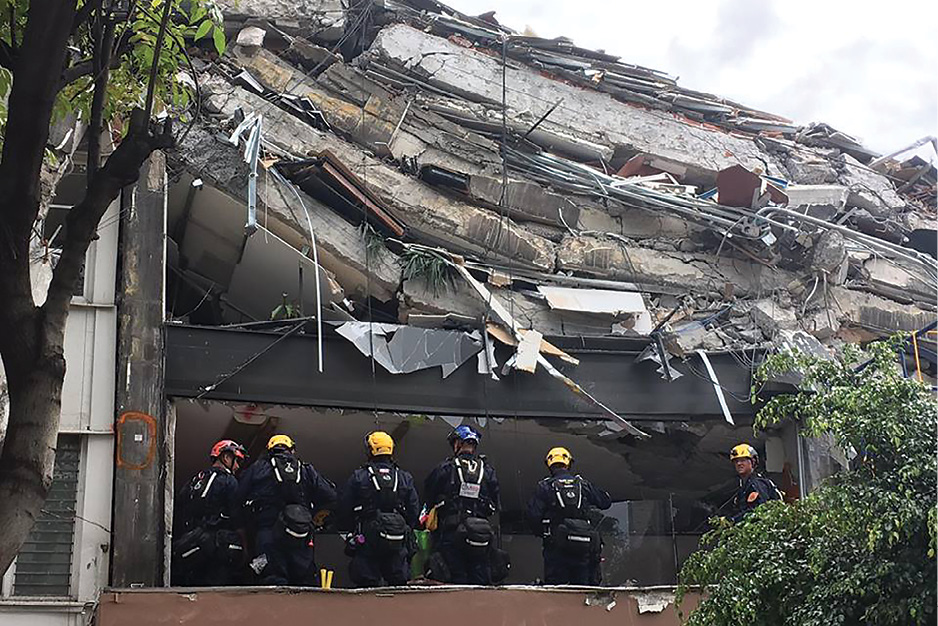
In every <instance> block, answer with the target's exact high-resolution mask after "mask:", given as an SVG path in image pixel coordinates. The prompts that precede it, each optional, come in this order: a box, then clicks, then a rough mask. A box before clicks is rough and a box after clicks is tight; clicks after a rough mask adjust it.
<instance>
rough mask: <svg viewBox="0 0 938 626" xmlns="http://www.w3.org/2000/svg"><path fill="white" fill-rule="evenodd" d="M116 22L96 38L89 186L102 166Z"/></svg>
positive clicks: (109, 23)
mask: <svg viewBox="0 0 938 626" xmlns="http://www.w3.org/2000/svg"><path fill="white" fill-rule="evenodd" d="M99 18H100V16H99ZM114 28H115V25H114V22H113V20H110V19H108V20H107V23H106V24H105V25H104V32H103V33H100V26H98V27H96V30H98V31H99V32H98V33H97V34H96V37H95V59H96V62H95V65H96V66H97V67H96V68H95V81H94V94H93V95H92V97H91V120H90V123H89V126H88V160H87V163H88V184H89V185H91V181H92V180H93V179H94V175H95V172H97V171H98V167H99V166H100V164H101V129H102V126H103V118H104V97H105V96H106V95H107V82H108V78H109V72H108V67H109V66H110V64H111V50H112V45H113V43H114Z"/></svg>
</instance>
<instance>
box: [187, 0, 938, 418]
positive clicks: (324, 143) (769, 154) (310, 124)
mask: <svg viewBox="0 0 938 626" xmlns="http://www.w3.org/2000/svg"><path fill="white" fill-rule="evenodd" d="M226 26H227V29H228V31H229V32H228V34H229V39H230V41H231V42H232V46H231V49H230V50H229V52H228V53H226V54H225V56H224V57H222V58H219V59H209V58H208V55H207V54H206V55H203V56H202V57H201V58H198V57H197V58H196V59H195V64H196V66H197V68H198V76H197V78H198V82H199V86H200V91H201V96H202V98H201V111H202V115H201V116H200V117H199V118H198V119H197V120H196V122H195V124H194V126H193V128H192V129H191V132H189V133H188V134H187V136H186V138H185V141H184V142H183V143H182V144H181V146H180V148H179V152H178V153H177V154H176V155H175V156H174V167H175V169H176V173H177V176H178V177H179V179H180V180H181V179H182V177H188V178H187V180H191V179H194V178H197V179H198V180H200V181H205V182H206V183H207V184H209V185H210V186H211V187H212V188H214V189H215V190H217V191H218V192H220V193H221V194H223V195H225V197H227V198H228V199H229V201H231V200H233V199H236V200H237V201H238V202H239V203H242V204H243V205H244V206H245V207H246V208H243V209H233V208H230V209H229V210H228V212H227V213H226V214H225V215H219V217H218V219H227V220H231V219H234V218H233V217H232V211H241V210H243V211H244V212H243V213H240V214H238V215H237V220H238V224H239V227H240V226H243V224H244V223H245V220H246V223H247V224H248V229H247V231H248V232H247V233H242V234H243V235H244V237H245V238H256V237H266V236H268V233H269V234H270V235H273V236H276V237H278V238H279V239H281V240H282V241H283V242H284V243H285V244H286V245H288V246H292V247H293V248H295V250H296V251H297V252H298V253H299V254H301V255H303V256H305V257H307V258H310V259H312V258H313V257H314V255H317V256H316V258H317V259H318V260H317V261H316V263H315V265H314V266H313V267H316V266H319V267H321V268H323V270H324V271H323V272H316V279H317V285H319V279H320V274H322V276H321V278H322V280H323V281H324V282H323V284H322V285H321V286H318V287H317V294H318V295H317V304H316V306H317V308H320V309H322V310H323V311H324V313H323V315H322V317H323V318H324V319H326V320H329V319H333V320H336V321H337V322H338V321H341V322H343V323H345V326H344V327H343V328H344V329H345V330H344V331H342V332H344V333H345V335H346V336H349V337H350V340H353V341H355V343H356V345H357V346H358V347H359V349H361V350H362V351H363V352H366V353H369V354H370V353H371V351H373V350H374V351H381V354H384V353H388V354H385V355H384V356H383V357H382V359H379V360H380V361H381V363H382V365H383V366H384V367H386V368H390V369H398V370H401V371H406V370H407V368H408V367H416V365H407V363H408V362H409V361H408V360H407V359H408V358H409V357H407V355H403V354H402V355H398V356H397V357H393V350H394V348H395V345H396V344H395V339H391V340H390V341H389V340H388V339H387V337H390V336H392V335H391V333H392V332H393V333H395V334H394V335H393V336H394V337H395V338H396V337H398V335H400V334H401V333H402V332H404V331H402V330H395V329H397V328H398V327H397V326H390V325H388V326H386V327H383V328H384V330H382V333H386V334H383V335H382V339H381V341H380V342H378V343H374V342H370V343H369V342H366V341H364V340H361V332H362V331H361V329H360V328H359V327H358V326H356V325H355V324H356V320H357V321H369V320H374V321H381V322H383V323H387V324H404V325H409V326H420V327H422V328H431V329H432V328H436V329H444V328H445V329H454V328H455V329H461V332H462V333H463V335H462V336H461V337H459V338H449V339H446V341H457V343H460V345H462V346H463V348H461V352H460V356H459V363H461V362H463V361H465V360H467V359H469V357H471V356H473V355H478V360H479V363H480V365H479V371H480V373H482V372H483V371H485V372H487V373H489V374H492V375H494V376H497V373H498V372H499V371H500V369H499V368H498V367H494V366H492V367H488V368H486V367H484V366H483V364H482V361H483V360H484V357H486V355H489V354H490V353H491V351H490V350H488V349H487V348H486V346H487V345H488V344H487V343H486V342H488V341H489V340H490V337H489V336H486V337H482V336H481V335H483V334H485V333H480V332H477V331H479V330H481V329H482V328H486V327H487V328H489V334H490V335H491V336H492V337H495V338H496V339H498V340H499V341H506V342H507V341H514V342H516V343H517V344H518V346H519V347H518V352H517V354H516V356H515V360H516V362H515V363H513V364H512V365H513V366H514V367H515V368H519V367H525V368H529V371H533V370H534V368H535V367H537V366H538V365H540V366H541V367H542V368H546V369H548V372H549V373H551V374H552V375H554V374H556V377H559V378H561V379H564V382H565V383H566V384H568V386H571V388H573V389H574V390H578V392H581V393H585V391H584V390H583V389H582V388H580V389H577V385H576V383H574V382H573V381H572V380H570V379H569V378H566V376H564V375H563V374H561V373H560V372H558V371H556V370H554V369H553V366H552V365H551V364H550V362H549V361H547V360H546V359H545V358H544V354H547V355H551V354H552V353H551V352H550V351H549V350H545V346H544V344H547V345H548V346H549V345H550V344H548V343H547V342H546V341H545V342H544V343H543V344H540V343H539V342H540V341H541V338H542V337H545V336H556V335H575V336H581V335H616V334H618V335H634V336H644V337H651V338H652V341H651V342H649V345H652V346H656V348H655V349H654V350H653V352H654V354H652V355H651V357H653V358H652V360H654V361H656V362H657V363H658V365H659V366H661V367H662V370H663V371H664V374H663V375H669V374H668V372H671V371H672V369H673V367H671V366H669V365H668V363H669V361H670V360H671V357H677V358H690V357H691V356H694V357H696V355H697V354H698V353H700V354H703V355H704V357H703V358H704V362H706V360H705V357H706V352H708V351H709V352H713V351H729V350H732V351H746V350H750V351H752V350H755V349H757V348H765V347H766V346H767V345H772V344H777V343H779V342H782V341H783V340H785V339H784V338H785V337H786V336H787V337H788V339H787V340H789V341H790V340H791V335H792V334H793V333H798V334H799V335H805V336H808V337H813V338H814V339H812V341H814V342H815V343H818V342H820V343H823V344H828V345H836V344H838V343H842V342H852V341H858V340H864V339H868V338H872V337H876V336H883V335H885V334H889V333H891V332H894V331H897V330H903V331H915V330H918V329H920V328H922V327H923V326H925V325H926V324H927V323H928V322H929V321H930V320H931V319H933V318H934V316H935V291H936V285H938V261H936V258H935V257H936V254H935V229H936V219H935V184H936V175H935V168H934V166H932V165H930V164H929V163H926V162H925V161H923V160H922V159H919V158H918V157H915V158H913V159H910V160H906V161H897V160H895V158H893V157H895V156H899V155H898V153H897V154H896V155H890V156H887V157H880V155H878V154H876V153H874V152H873V151H870V150H868V149H866V148H864V147H863V146H862V145H861V144H860V143H859V142H858V141H856V140H855V139H853V138H852V137H850V136H848V135H846V134H845V133H843V132H841V131H839V130H837V129H834V128H832V127H830V126H828V125H827V124H810V125H807V126H802V125H799V124H797V123H794V122H792V121H790V120H786V119H784V118H782V117H779V116H776V115H772V114H770V113H766V112H762V111H757V110H754V109H751V108H749V107H746V106H744V105H741V104H739V103H736V102H732V101H729V100H726V99H724V98H720V97H718V96H714V95H711V94H706V93H701V92H696V91H692V90H688V89H684V88H682V87H680V86H679V85H678V84H677V81H676V80H675V79H674V78H672V77H670V76H668V75H667V74H664V73H662V72H659V71H656V70H652V69H648V68H644V67H639V66H635V65H630V64H628V63H627V62H624V61H622V60H620V59H619V58H618V57H616V56H614V55H611V54H608V53H605V52H601V51H592V50H587V49H584V48H580V47H578V46H576V45H574V43H573V42H571V41H570V40H568V39H565V38H558V39H542V38H538V37H531V36H522V35H518V34H516V33H514V32H513V31H511V30H509V29H507V28H505V27H503V26H501V25H499V24H497V22H495V21H494V19H493V18H492V17H491V15H484V16H480V17H471V16H466V15H463V14H460V13H459V12H457V11H454V10H452V9H450V8H448V7H446V6H444V5H442V4H440V3H438V2H436V1H435V0H386V1H385V2H382V3H373V2H368V1H366V2H360V3H355V4H353V5H352V6H351V7H350V8H344V5H343V4H342V3H339V2H336V1H335V0H306V1H304V2H301V3H299V4H298V5H295V4H293V3H291V4H290V6H289V7H288V6H286V5H285V4H284V3H283V2H280V1H279V0H241V1H240V2H238V3H232V5H231V7H229V9H228V12H227V13H226ZM210 61H211V62H210ZM232 206H234V205H232ZM188 215H189V214H188V213H186V212H185V211H183V212H182V214H181V215H180V216H177V218H176V219H177V221H178V220H183V221H184V220H186V219H189V218H188V217H187V216H188ZM245 216H246V217H245ZM252 229H253V230H252ZM254 230H256V231H257V232H255V233H254V234H251V233H252V232H254ZM239 232H240V231H239ZM232 239H233V240H235V241H236V240H237V237H235V236H234V234H232ZM175 243H177V244H180V255H181V257H185V256H186V254H187V252H186V250H184V249H182V248H183V247H182V246H181V243H180V242H179V241H176V242H175ZM238 245H241V246H242V249H243V248H244V242H243V241H242V242H240V244H238ZM217 261H218V259H205V258H203V259H202V261H201V263H202V267H201V268H200V261H199V259H193V258H188V259H186V260H185V263H181V264H180V266H179V272H178V273H180V274H181V275H182V274H188V275H189V276H190V279H189V280H190V282H192V281H193V280H194V281H195V282H199V281H200V280H202V282H203V283H204V280H203V279H201V278H198V276H200V275H203V277H204V276H215V275H213V274H212V269H211V268H209V267H208V265H211V263H215V262H217ZM235 263H237V261H235ZM216 265H217V263H216ZM229 275H230V273H229ZM301 275H302V272H301ZM193 276H194V277H195V278H192V277H193ZM220 276H221V277H220V278H218V277H216V278H213V280H212V284H213V288H214V289H216V290H221V291H222V292H224V291H226V290H227V289H229V285H227V284H226V282H225V273H224V272H221V273H220ZM289 279H290V280H291V281H293V282H296V277H295V276H290V277H289ZM311 284H312V283H311V281H310V282H308V283H307V290H310V289H311ZM302 285H303V282H302V277H301V278H300V284H299V289H300V291H301V292H302V289H303V286H302ZM293 297H294V298H297V297H298V298H299V299H300V301H306V302H309V298H310V295H309V291H307V292H306V294H305V296H304V295H303V294H302V293H300V294H299V295H297V294H293ZM236 304H237V303H233V302H232V306H231V307H229V308H227V309H225V310H223V311H222V313H221V315H222V318H223V321H226V322H244V321H248V320H246V319H245V315H244V313H245V311H244V309H245V307H244V306H241V307H236V306H235V305H236ZM274 304H276V303H274ZM183 308H184V307H180V309H183ZM270 308H271V309H272V308H273V306H271V307H270ZM486 324H488V326H486ZM406 327H407V326H405V327H402V328H406ZM473 331H476V332H475V334H471V335H470V333H471V332H473ZM408 332H410V331H408ZM421 337H422V338H423V339H422V340H423V341H424V342H425V343H426V345H424V347H425V348H426V353H425V354H424V357H427V356H430V357H432V356H433V350H432V349H430V347H429V342H430V341H431V337H433V335H432V334H428V333H427V332H426V331H421ZM356 338H357V339H356ZM439 340H440V341H443V338H442V336H441V337H440V339H439ZM803 340H804V339H802V341H803ZM433 341H436V338H434V339H433ZM422 345H423V344H422ZM532 345H533V346H534V348H533V349H531V346H532ZM389 350H390V352H388V351H389ZM700 351H703V352H700ZM558 352H560V351H558ZM560 353H561V355H562V354H563V353H562V352H560ZM554 356H556V355H554ZM392 357H393V358H392ZM561 358H562V357H561ZM454 363H455V362H453V361H452V360H450V361H446V362H443V361H439V362H438V360H436V359H433V358H424V359H423V360H421V361H420V365H419V367H429V366H434V365H441V366H442V367H443V369H444V371H446V370H447V368H451V367H453V364H454ZM456 365H457V366H458V363H456ZM551 370H553V371H551ZM674 371H676V370H674ZM678 374H679V372H678ZM597 402H598V401H597Z"/></svg>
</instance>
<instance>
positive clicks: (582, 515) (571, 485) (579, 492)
mask: <svg viewBox="0 0 938 626" xmlns="http://www.w3.org/2000/svg"><path fill="white" fill-rule="evenodd" d="M550 486H551V490H552V491H553V493H554V498H553V501H552V504H553V507H554V512H555V516H556V517H557V518H561V519H586V517H587V515H586V512H587V511H586V509H587V506H586V505H587V504H588V503H584V502H583V479H582V478H580V477H579V476H563V477H556V478H552V479H551V481H550Z"/></svg>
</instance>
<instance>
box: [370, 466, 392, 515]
mask: <svg viewBox="0 0 938 626" xmlns="http://www.w3.org/2000/svg"><path fill="white" fill-rule="evenodd" d="M365 469H367V470H368V477H369V478H371V484H372V485H374V487H375V491H376V493H375V495H374V499H373V502H374V508H375V510H376V511H383V512H385V513H390V512H394V511H397V509H398V504H399V502H398V497H397V486H398V483H399V482H400V472H399V471H398V469H397V468H396V467H382V466H375V465H371V464H369V465H366V466H365Z"/></svg>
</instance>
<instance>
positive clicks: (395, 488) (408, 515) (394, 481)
mask: <svg viewBox="0 0 938 626" xmlns="http://www.w3.org/2000/svg"><path fill="white" fill-rule="evenodd" d="M419 507H420V502H419V498H418V496H417V488H416V487H415V486H414V478H413V476H411V474H410V472H406V471H404V470H402V469H400V468H399V467H397V465H395V463H394V462H393V461H392V460H390V459H387V458H384V459H382V458H376V459H375V460H373V461H370V462H368V463H366V464H365V465H363V466H362V467H360V468H358V469H357V470H355V472H354V473H353V474H352V476H351V477H350V478H349V479H348V482H347V483H346V485H345V489H343V491H342V499H341V501H340V504H339V519H340V522H341V523H342V524H343V526H345V527H347V528H351V529H352V531H353V532H352V536H351V538H350V539H349V544H348V545H349V548H348V552H349V553H350V554H351V556H352V561H351V563H349V575H350V576H351V579H352V583H353V584H354V585H355V586H356V587H378V586H381V584H382V580H383V581H384V583H385V584H387V585H404V584H406V583H407V581H408V580H409V579H410V559H411V556H412V554H413V551H414V538H413V529H414V527H416V526H417V521H418V516H419V515H420V512H419V510H418V509H419ZM395 514H396V515H397V516H399V517H395ZM401 518H402V519H401ZM394 526H398V528H394ZM401 528H403V529H404V532H403V538H402V539H401V540H398V539H397V537H398V536H400V535H401V534H402V533H401V532H400V531H401ZM388 537H392V539H388Z"/></svg>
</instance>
